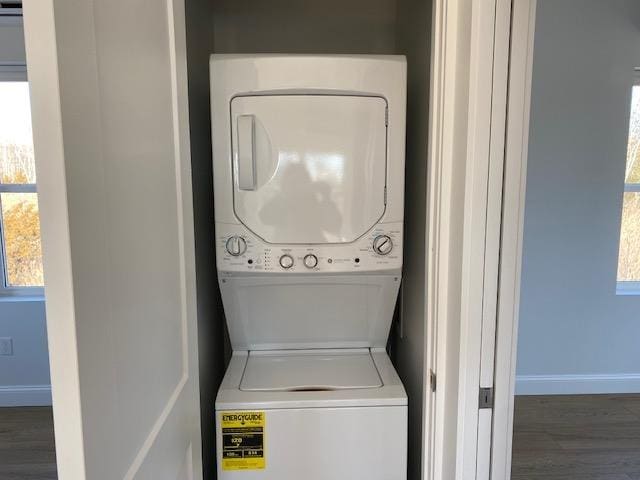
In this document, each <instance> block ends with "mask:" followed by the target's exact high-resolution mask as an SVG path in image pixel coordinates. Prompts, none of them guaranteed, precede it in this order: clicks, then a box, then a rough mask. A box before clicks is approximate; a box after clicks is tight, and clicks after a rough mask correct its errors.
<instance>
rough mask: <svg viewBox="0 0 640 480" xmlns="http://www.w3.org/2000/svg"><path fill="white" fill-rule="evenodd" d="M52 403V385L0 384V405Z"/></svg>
mask: <svg viewBox="0 0 640 480" xmlns="http://www.w3.org/2000/svg"><path fill="white" fill-rule="evenodd" d="M50 405H51V385H5V386H3V385H0V407H41V406H50Z"/></svg>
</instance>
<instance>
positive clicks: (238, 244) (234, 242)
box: [226, 235, 247, 257]
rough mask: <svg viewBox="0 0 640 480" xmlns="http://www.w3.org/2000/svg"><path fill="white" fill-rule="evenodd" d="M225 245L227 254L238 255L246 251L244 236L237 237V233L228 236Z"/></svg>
mask: <svg viewBox="0 0 640 480" xmlns="http://www.w3.org/2000/svg"><path fill="white" fill-rule="evenodd" d="M226 247H227V252H229V255H233V256H234V257H239V256H240V255H242V254H243V253H244V252H246V251H247V242H246V240H245V239H244V238H242V237H239V236H238V235H234V236H232V237H229V239H228V240H227V243H226Z"/></svg>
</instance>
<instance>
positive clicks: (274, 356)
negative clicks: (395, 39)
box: [210, 55, 407, 480]
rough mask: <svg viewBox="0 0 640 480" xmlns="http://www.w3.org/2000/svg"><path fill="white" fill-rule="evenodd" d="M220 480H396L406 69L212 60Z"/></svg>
mask: <svg viewBox="0 0 640 480" xmlns="http://www.w3.org/2000/svg"><path fill="white" fill-rule="evenodd" d="M210 67H211V89H212V96H211V102H212V129H213V161H214V188H215V216H216V218H215V222H216V223H215V225H216V242H217V244H216V251H217V269H218V275H219V281H220V287H221V292H222V300H223V304H224V310H225V314H226V318H227V326H228V329H229V335H230V339H231V345H232V347H233V356H232V358H231V363H230V364H229V366H228V369H227V372H226V374H225V377H224V380H223V382H222V385H221V387H220V390H219V392H218V396H217V399H216V406H215V408H216V439H217V453H216V454H217V463H218V475H219V478H220V479H222V480H232V479H246V480H253V479H261V480H266V479H269V480H289V479H291V480H293V479H295V480H301V479H304V480H347V479H349V480H354V479H363V480H364V479H367V480H402V479H406V468H407V465H406V462H407V396H406V393H405V390H404V388H403V386H402V383H401V381H400V379H399V377H398V375H397V373H396V372H395V370H394V368H393V366H392V364H391V361H390V360H389V357H388V356H387V353H386V350H385V346H386V343H387V338H388V335H389V328H390V325H391V321H392V317H393V312H394V307H395V303H396V299H397V295H398V288H399V285H400V279H401V271H402V233H403V183H404V144H405V109H406V107H405V103H406V61H405V59H404V57H401V56H369V55H342V56H326V55H213V56H212V57H211V64H210Z"/></svg>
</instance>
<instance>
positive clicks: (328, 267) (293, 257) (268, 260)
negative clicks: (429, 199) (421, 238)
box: [216, 223, 402, 273]
mask: <svg viewBox="0 0 640 480" xmlns="http://www.w3.org/2000/svg"><path fill="white" fill-rule="evenodd" d="M216 231H217V245H216V250H217V263H218V270H220V271H225V272H269V273H274V272H283V273H313V272H324V273H329V272H356V271H359V270H360V271H377V270H393V269H398V268H401V267H402V223H385V224H378V225H377V226H376V227H374V228H373V229H371V230H370V231H369V232H368V233H367V234H365V235H363V236H362V237H360V238H359V239H358V240H356V241H355V242H352V243H347V244H322V245H274V244H269V243H266V242H264V241H263V240H262V239H260V238H258V237H257V236H256V235H254V234H252V233H251V232H250V231H249V230H248V229H247V228H246V227H244V226H243V225H230V224H217V225H216Z"/></svg>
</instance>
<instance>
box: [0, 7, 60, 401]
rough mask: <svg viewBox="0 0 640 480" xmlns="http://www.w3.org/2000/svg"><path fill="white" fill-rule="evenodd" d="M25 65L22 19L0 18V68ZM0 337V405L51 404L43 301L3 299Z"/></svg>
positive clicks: (0, 299)
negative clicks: (0, 348)
mask: <svg viewBox="0 0 640 480" xmlns="http://www.w3.org/2000/svg"><path fill="white" fill-rule="evenodd" d="M24 62H25V53H24V33H23V31H22V22H21V19H20V18H16V17H11V18H6V17H5V18H3V17H0V65H1V64H2V63H24ZM0 108H1V107H0ZM0 337H9V338H11V339H13V355H11V356H4V355H2V356H0V406H9V405H50V404H51V387H50V380H49V354H48V351H47V329H46V321H45V313H44V300H43V299H41V298H39V299H38V298H36V299H29V300H13V299H10V298H0Z"/></svg>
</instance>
